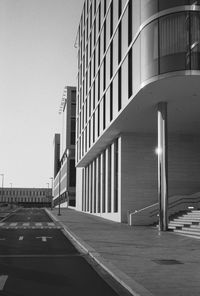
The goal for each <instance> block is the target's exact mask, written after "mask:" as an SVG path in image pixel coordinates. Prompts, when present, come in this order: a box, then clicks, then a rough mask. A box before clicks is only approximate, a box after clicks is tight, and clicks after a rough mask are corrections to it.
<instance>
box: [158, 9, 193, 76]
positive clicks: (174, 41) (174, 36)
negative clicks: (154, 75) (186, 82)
mask: <svg viewBox="0 0 200 296" xmlns="http://www.w3.org/2000/svg"><path fill="white" fill-rule="evenodd" d="M187 15H188V14H186V13H176V14H172V15H170V16H166V17H162V18H161V19H160V36H159V37H160V38H159V39H160V73H165V72H170V71H177V70H184V69H186V68H187V64H188V65H189V56H188V55H187V38H188V37H187V36H188V32H187V19H188V18H187ZM188 21H189V19H188Z"/></svg>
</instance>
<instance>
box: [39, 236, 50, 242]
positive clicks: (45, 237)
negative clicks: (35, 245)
mask: <svg viewBox="0 0 200 296" xmlns="http://www.w3.org/2000/svg"><path fill="white" fill-rule="evenodd" d="M36 238H41V239H42V242H45V243H46V242H47V238H52V236H37V237H36Z"/></svg>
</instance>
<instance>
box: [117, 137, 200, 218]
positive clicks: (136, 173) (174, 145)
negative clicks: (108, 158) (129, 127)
mask: <svg viewBox="0 0 200 296" xmlns="http://www.w3.org/2000/svg"><path fill="white" fill-rule="evenodd" d="M121 139H122V140H121V143H122V145H121V149H122V154H121V168H122V169H121V204H122V221H127V212H128V211H132V212H133V211H135V210H140V209H142V208H144V207H147V206H149V205H151V204H153V203H156V202H158V197H157V191H158V190H157V186H158V185H157V156H156V154H155V147H156V145H157V136H156V134H135V133H130V134H122V135H121ZM168 144H169V153H168V158H169V166H168V178H169V188H168V189H169V198H170V196H174V195H186V194H192V193H195V192H198V191H200V182H199V178H200V136H199V135H180V134H172V135H169V139H168Z"/></svg>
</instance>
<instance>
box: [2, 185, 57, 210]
mask: <svg viewBox="0 0 200 296" xmlns="http://www.w3.org/2000/svg"><path fill="white" fill-rule="evenodd" d="M51 201H52V190H51V189H49V188H14V187H13V188H7V187H4V188H0V205H3V204H4V205H5V204H13V205H16V206H20V207H26V208H27V207H31V208H32V207H37V208H41V207H51Z"/></svg>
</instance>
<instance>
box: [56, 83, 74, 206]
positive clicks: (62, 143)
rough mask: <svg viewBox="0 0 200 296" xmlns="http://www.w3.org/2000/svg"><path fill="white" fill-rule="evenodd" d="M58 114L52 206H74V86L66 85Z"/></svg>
mask: <svg viewBox="0 0 200 296" xmlns="http://www.w3.org/2000/svg"><path fill="white" fill-rule="evenodd" d="M59 114H60V115H61V116H62V133H61V135H60V134H55V137H54V192H53V196H54V197H53V203H54V206H58V205H60V206H61V207H67V206H69V205H70V206H75V186H76V168H75V121H76V88H75V87H70V86H66V87H65V88H64V93H63V97H62V101H61V106H60V110H59Z"/></svg>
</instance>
